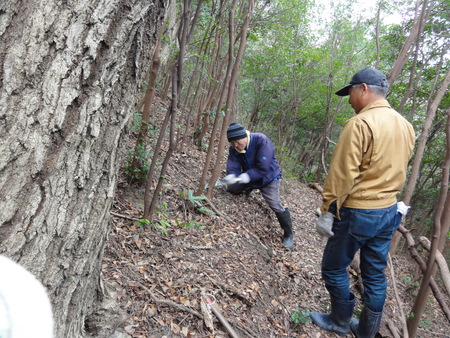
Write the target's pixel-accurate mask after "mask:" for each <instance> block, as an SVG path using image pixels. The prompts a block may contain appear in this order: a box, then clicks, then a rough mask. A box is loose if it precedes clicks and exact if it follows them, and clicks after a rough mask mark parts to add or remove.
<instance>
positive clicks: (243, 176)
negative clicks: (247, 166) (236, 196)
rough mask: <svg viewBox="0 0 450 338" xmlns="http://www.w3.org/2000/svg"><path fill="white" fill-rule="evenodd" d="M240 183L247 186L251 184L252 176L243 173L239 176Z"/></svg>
mask: <svg viewBox="0 0 450 338" xmlns="http://www.w3.org/2000/svg"><path fill="white" fill-rule="evenodd" d="M238 178H240V180H239V183H242V184H246V183H249V182H250V176H249V175H248V174H247V173H242V174H240V175H239V177H238Z"/></svg>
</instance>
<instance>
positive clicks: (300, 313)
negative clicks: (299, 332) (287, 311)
mask: <svg viewBox="0 0 450 338" xmlns="http://www.w3.org/2000/svg"><path fill="white" fill-rule="evenodd" d="M291 319H292V321H293V322H294V324H295V325H304V324H305V323H307V322H310V321H311V318H309V310H308V309H306V310H302V309H300V308H296V309H295V310H294V311H293V312H292V314H291Z"/></svg>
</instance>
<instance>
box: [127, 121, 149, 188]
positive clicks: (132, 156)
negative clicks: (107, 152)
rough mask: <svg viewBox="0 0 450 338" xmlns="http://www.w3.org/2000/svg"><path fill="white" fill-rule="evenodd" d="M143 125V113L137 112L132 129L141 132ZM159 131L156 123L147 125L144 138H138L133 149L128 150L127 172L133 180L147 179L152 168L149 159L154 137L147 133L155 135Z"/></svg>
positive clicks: (141, 180) (137, 132)
mask: <svg viewBox="0 0 450 338" xmlns="http://www.w3.org/2000/svg"><path fill="white" fill-rule="evenodd" d="M141 127H142V114H140V113H135V114H134V115H133V123H132V125H131V129H132V130H133V131H134V132H135V133H136V134H139V133H140V132H141ZM156 132H157V127H156V125H155V124H154V123H149V124H148V125H147V133H146V135H144V136H143V139H140V140H136V146H135V148H134V149H132V150H128V151H127V153H126V160H125V167H124V169H125V173H126V174H127V176H128V177H129V178H131V179H132V180H136V181H138V182H143V181H145V180H146V179H147V175H148V171H149V169H150V161H149V159H150V158H151V156H152V152H151V151H150V150H149V149H151V148H152V147H151V144H152V138H150V137H147V135H150V136H153V135H155V134H156Z"/></svg>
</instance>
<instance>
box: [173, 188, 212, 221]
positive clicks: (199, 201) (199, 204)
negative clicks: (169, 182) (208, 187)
mask: <svg viewBox="0 0 450 338" xmlns="http://www.w3.org/2000/svg"><path fill="white" fill-rule="evenodd" d="M178 193H179V194H180V196H181V197H182V198H183V199H185V200H186V201H187V202H188V204H189V205H190V206H191V207H193V208H194V209H195V210H197V211H198V212H200V213H202V214H206V215H215V214H216V213H215V212H214V211H212V210H211V209H209V208H206V207H205V206H204V205H203V203H204V201H205V200H206V197H205V196H203V195H200V196H194V192H193V191H192V190H190V189H189V190H188V191H187V194H186V193H185V192H184V191H183V190H179V191H178Z"/></svg>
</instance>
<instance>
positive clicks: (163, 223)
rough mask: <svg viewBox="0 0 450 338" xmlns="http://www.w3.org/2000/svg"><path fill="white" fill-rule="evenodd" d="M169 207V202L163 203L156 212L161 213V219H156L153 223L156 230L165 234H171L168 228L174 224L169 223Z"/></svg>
mask: <svg viewBox="0 0 450 338" xmlns="http://www.w3.org/2000/svg"><path fill="white" fill-rule="evenodd" d="M167 209H168V206H167V203H166V202H163V203H161V205H160V206H159V208H158V210H157V211H156V214H157V215H159V217H160V218H161V219H160V220H158V221H155V222H154V223H153V224H152V226H153V230H154V231H156V232H158V233H160V234H162V235H165V236H167V235H168V234H169V233H168V231H167V229H168V228H170V227H172V225H171V224H170V223H169V215H168V214H167Z"/></svg>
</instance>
